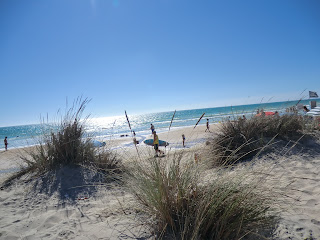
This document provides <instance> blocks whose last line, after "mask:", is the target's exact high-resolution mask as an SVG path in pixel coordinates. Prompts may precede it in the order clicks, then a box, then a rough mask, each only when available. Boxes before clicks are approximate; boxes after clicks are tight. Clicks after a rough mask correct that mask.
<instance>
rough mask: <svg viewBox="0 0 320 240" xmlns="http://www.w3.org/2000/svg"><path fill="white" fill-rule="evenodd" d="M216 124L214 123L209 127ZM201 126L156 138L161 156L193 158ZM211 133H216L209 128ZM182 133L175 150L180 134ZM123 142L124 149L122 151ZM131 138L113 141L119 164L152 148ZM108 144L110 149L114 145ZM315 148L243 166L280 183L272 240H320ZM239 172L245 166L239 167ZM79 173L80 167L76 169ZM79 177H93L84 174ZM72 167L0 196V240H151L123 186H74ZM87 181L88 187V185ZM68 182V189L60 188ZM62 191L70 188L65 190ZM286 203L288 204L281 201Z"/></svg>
mask: <svg viewBox="0 0 320 240" xmlns="http://www.w3.org/2000/svg"><path fill="white" fill-rule="evenodd" d="M215 127H216V126H215ZM204 130H205V127H204V126H200V127H197V128H196V129H195V130H194V129H192V128H182V129H177V130H174V131H170V132H168V133H166V132H165V133H160V134H159V137H160V139H163V140H166V141H168V142H170V145H169V147H168V148H166V149H164V148H163V150H164V151H166V152H167V153H169V151H185V152H190V153H193V152H194V151H198V150H199V149H201V148H203V147H204V146H205V140H206V139H207V138H208V137H210V136H211V134H208V133H205V132H204ZM212 131H213V132H215V131H216V128H214V127H212ZM182 133H184V134H185V135H186V138H187V141H186V145H187V146H186V148H183V147H182V146H181V145H182V138H181V135H182ZM123 143H125V144H126V145H125V147H123V145H122V144H123ZM130 143H132V139H131V138H128V139H126V140H123V139H122V140H121V142H119V144H120V145H121V147H119V148H117V149H116V150H115V151H117V152H119V153H121V155H122V157H123V159H124V161H125V162H126V163H127V164H130V161H131V160H133V158H136V157H137V156H138V154H137V151H138V152H139V154H140V155H139V156H140V158H142V159H143V158H145V157H153V154H154V151H153V149H152V147H149V146H145V145H144V144H139V145H138V146H137V149H136V148H134V147H133V145H130ZM112 144H113V145H112V146H115V145H117V142H116V141H114V142H113V143H112ZM318 146H319V145H315V146H309V147H308V148H307V149H303V147H300V149H298V150H297V151H294V152H291V153H289V154H285V155H284V156H279V155H277V154H273V153H271V154H267V155H265V156H261V157H258V159H256V160H255V163H254V164H253V165H252V164H250V166H248V168H250V170H251V171H254V170H256V169H259V171H261V169H262V171H264V173H268V174H270V175H271V176H272V178H273V183H270V184H276V182H277V181H279V182H282V183H289V184H286V188H285V189H283V194H284V195H287V198H286V199H287V200H288V201H286V202H283V203H282V204H281V206H280V207H281V208H282V209H283V213H282V215H281V218H282V219H281V222H280V224H279V226H278V227H277V230H276V235H275V236H274V237H273V239H306V238H308V237H310V236H313V237H314V238H316V239H319V238H320V175H319V171H320V149H315V147H318ZM21 153H22V152H21V150H10V151H7V152H1V153H0V170H1V171H2V174H0V177H1V178H0V180H1V181H3V180H4V178H5V177H7V176H9V175H10V174H11V173H10V169H15V168H17V167H19V164H21V163H22V162H21V160H20V159H19V154H21ZM242 167H247V166H245V165H243V166H242ZM81 171H82V170H81ZM81 174H87V175H86V176H93V175H92V173H91V172H90V170H85V173H81ZM79 175H80V173H79V172H78V171H77V170H70V169H64V170H61V171H60V172H59V173H58V176H60V177H59V180H55V181H56V182H55V184H54V185H53V186H55V187H56V188H55V189H46V186H45V184H46V181H45V180H44V179H45V178H44V177H43V176H42V178H37V179H32V180H31V181H25V180H26V179H25V178H22V179H20V180H19V181H17V182H16V183H15V184H13V185H12V186H10V187H9V188H6V189H2V190H1V191H0V209H1V214H0V238H1V239H153V238H154V237H153V236H152V233H151V232H150V230H149V229H148V228H147V226H146V225H143V224H142V222H143V221H139V219H143V217H144V216H142V215H141V213H140V212H139V210H138V209H137V206H136V204H135V201H134V199H133V197H132V196H131V195H130V194H129V193H127V192H126V191H124V189H122V188H120V187H117V186H113V187H112V188H110V186H106V185H99V184H98V183H100V182H99V180H97V179H96V178H93V177H88V178H87V180H86V181H84V182H81V183H79V181H80V180H79V179H78V177H79ZM92 183H95V184H92ZM68 184H69V185H68ZM70 186H78V187H77V188H72V189H73V190H72V191H71V190H70V189H71V188H70ZM289 199H291V200H289Z"/></svg>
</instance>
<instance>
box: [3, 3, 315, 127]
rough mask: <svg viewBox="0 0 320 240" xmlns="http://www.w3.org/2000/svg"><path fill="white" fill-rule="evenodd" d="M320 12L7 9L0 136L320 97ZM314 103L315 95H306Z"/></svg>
mask: <svg viewBox="0 0 320 240" xmlns="http://www.w3.org/2000/svg"><path fill="white" fill-rule="evenodd" d="M319 12H320V1H319V0H306V1H302V0H298V1H296V0H259V1H257V0H241V1H240V0H234V1H233V0H230V1H229V0H201V1H200V0H193V1H191V0H51V1H49V0H1V1H0V81H1V105H0V126H10V125H17V124H24V123H39V116H40V115H46V114H47V113H48V114H49V115H52V114H55V113H56V111H57V110H58V109H59V108H64V107H65V102H66V98H68V99H69V101H72V100H73V99H75V98H76V97H78V96H81V95H82V96H84V97H88V98H91V99H92V101H91V102H90V104H89V105H88V109H87V110H88V111H89V112H91V113H92V116H94V117H103V116H113V115H122V114H123V113H124V110H127V112H128V113H129V114H137V113H145V112H157V111H170V110H171V111H173V110H175V109H177V110H178V109H180V110H181V109H191V108H202V107H215V106H227V105H239V104H249V103H256V102H260V101H261V99H262V98H263V99H265V100H268V99H270V98H271V97H273V98H272V100H271V101H278V100H288V99H290V100H293V99H299V98H300V97H301V96H300V93H301V92H302V91H303V90H304V89H307V90H314V91H318V94H319V93H320V87H319V85H320V14H319ZM305 93H307V92H305Z"/></svg>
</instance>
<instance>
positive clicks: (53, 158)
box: [7, 98, 123, 183]
mask: <svg viewBox="0 0 320 240" xmlns="http://www.w3.org/2000/svg"><path fill="white" fill-rule="evenodd" d="M88 103H89V100H88V99H82V98H78V99H77V100H76V101H75V102H74V103H73V105H72V107H70V108H69V109H68V110H67V111H66V113H65V115H64V116H62V117H61V120H59V121H58V122H57V123H54V124H47V123H44V122H43V123H42V124H43V134H42V135H41V137H40V139H39V144H38V145H36V146H34V147H33V148H31V149H28V150H26V151H25V152H23V153H22V154H21V158H22V160H23V162H24V165H23V167H22V168H21V170H20V171H19V172H17V173H15V174H14V175H13V176H12V177H10V178H9V179H8V180H7V183H8V182H10V181H12V180H13V179H15V178H19V177H21V176H22V175H25V174H26V173H34V174H38V175H40V174H43V173H46V172H49V171H53V170H56V169H59V168H61V167H65V166H68V167H70V166H85V167H87V168H89V167H90V168H91V169H92V168H94V169H96V171H98V172H101V173H103V174H104V175H105V176H107V177H108V178H109V177H110V176H111V175H112V176H114V175H115V174H119V173H121V172H122V169H123V168H122V166H121V162H120V160H119V159H118V158H117V157H116V155H115V154H113V153H112V152H111V151H109V150H108V149H107V148H106V147H101V148H97V147H95V146H94V144H93V139H92V138H91V137H90V136H89V135H88V134H87V132H86V127H85V124H86V121H87V119H88V117H84V118H83V117H82V114H83V111H84V109H85V107H86V105H87V104H88ZM112 176H111V177H112Z"/></svg>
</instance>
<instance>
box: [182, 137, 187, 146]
mask: <svg viewBox="0 0 320 240" xmlns="http://www.w3.org/2000/svg"><path fill="white" fill-rule="evenodd" d="M185 140H186V137H185V136H184V134H182V145H183V147H184V141H185Z"/></svg>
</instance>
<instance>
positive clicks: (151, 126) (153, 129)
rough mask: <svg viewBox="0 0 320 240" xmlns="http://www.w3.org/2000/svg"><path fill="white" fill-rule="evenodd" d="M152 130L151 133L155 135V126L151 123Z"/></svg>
mask: <svg viewBox="0 0 320 240" xmlns="http://www.w3.org/2000/svg"><path fill="white" fill-rule="evenodd" d="M150 129H151V133H152V134H153V131H154V126H153V124H152V123H151V127H150Z"/></svg>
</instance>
